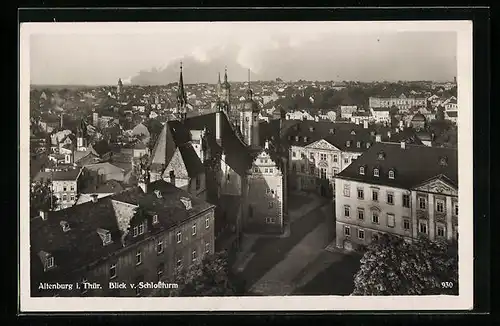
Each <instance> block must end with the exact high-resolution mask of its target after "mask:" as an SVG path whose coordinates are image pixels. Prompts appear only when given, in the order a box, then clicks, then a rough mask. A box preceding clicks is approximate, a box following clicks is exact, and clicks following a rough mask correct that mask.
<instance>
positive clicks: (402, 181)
mask: <svg viewBox="0 0 500 326" xmlns="http://www.w3.org/2000/svg"><path fill="white" fill-rule="evenodd" d="M380 153H382V156H383V159H379V155H380ZM442 158H445V159H446V164H445V165H441V164H440V162H441V159H442ZM361 166H364V167H365V174H364V175H361V174H359V168H360V167H361ZM374 168H378V169H379V175H380V177H374V176H373V169H374ZM390 169H393V170H394V171H395V178H394V179H389V176H388V172H389V170H390ZM439 175H443V176H445V177H446V178H447V179H449V182H450V183H451V184H453V185H455V186H457V185H458V156H457V150H456V149H451V148H436V147H428V146H419V145H409V144H407V145H406V148H405V149H403V148H401V144H397V143H396V144H395V143H384V142H381V143H376V144H375V145H374V146H372V147H371V148H370V149H369V150H368V151H366V152H365V153H364V154H363V155H361V156H360V157H359V158H358V159H357V160H356V161H354V162H353V163H351V165H349V166H348V167H347V168H346V169H345V170H343V171H342V172H340V173H339V174H338V175H337V177H338V178H341V179H350V180H356V181H361V182H366V183H370V184H380V185H387V186H393V187H398V188H403V189H410V188H412V187H415V186H417V185H419V184H421V183H422V182H424V181H426V180H429V179H432V178H433V177H437V176H439Z"/></svg>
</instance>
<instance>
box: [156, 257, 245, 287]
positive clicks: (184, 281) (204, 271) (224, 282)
mask: <svg viewBox="0 0 500 326" xmlns="http://www.w3.org/2000/svg"><path fill="white" fill-rule="evenodd" d="M228 265H229V264H228V255H227V253H226V252H225V251H222V252H218V253H215V254H213V255H210V256H206V257H205V258H204V259H203V260H202V261H201V262H200V263H198V264H194V265H191V266H190V267H188V268H187V269H183V270H180V271H179V272H178V273H177V275H176V277H175V279H176V283H177V284H178V285H179V288H178V289H176V290H175V291H172V290H170V289H169V290H168V292H169V293H165V292H163V293H161V294H160V295H161V296H165V295H167V296H228V295H237V293H238V292H239V290H238V286H237V285H236V282H235V281H234V278H233V275H232V273H231V271H230V268H229V266H228Z"/></svg>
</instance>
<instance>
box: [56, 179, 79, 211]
mask: <svg viewBox="0 0 500 326" xmlns="http://www.w3.org/2000/svg"><path fill="white" fill-rule="evenodd" d="M64 189H66V190H64ZM52 191H53V192H54V196H56V197H57V198H58V201H57V203H58V205H59V206H60V208H67V207H70V206H72V205H73V204H74V203H75V202H76V195H77V193H78V187H77V181H76V180H72V181H71V180H70V181H66V180H65V181H53V183H52ZM64 197H66V200H64Z"/></svg>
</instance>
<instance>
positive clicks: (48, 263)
mask: <svg viewBox="0 0 500 326" xmlns="http://www.w3.org/2000/svg"><path fill="white" fill-rule="evenodd" d="M45 267H46V269H49V268H52V267H54V257H53V256H49V257H47V258H46V259H45Z"/></svg>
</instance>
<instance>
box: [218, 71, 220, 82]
mask: <svg viewBox="0 0 500 326" xmlns="http://www.w3.org/2000/svg"><path fill="white" fill-rule="evenodd" d="M218 83H219V84H220V71H219V80H218Z"/></svg>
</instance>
